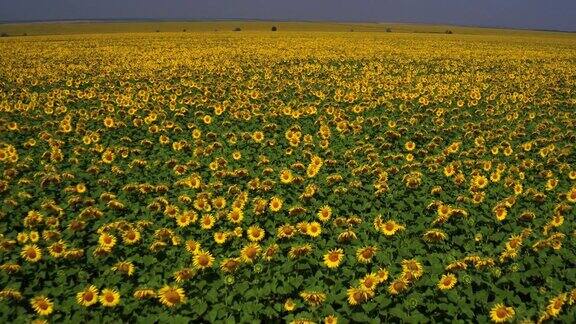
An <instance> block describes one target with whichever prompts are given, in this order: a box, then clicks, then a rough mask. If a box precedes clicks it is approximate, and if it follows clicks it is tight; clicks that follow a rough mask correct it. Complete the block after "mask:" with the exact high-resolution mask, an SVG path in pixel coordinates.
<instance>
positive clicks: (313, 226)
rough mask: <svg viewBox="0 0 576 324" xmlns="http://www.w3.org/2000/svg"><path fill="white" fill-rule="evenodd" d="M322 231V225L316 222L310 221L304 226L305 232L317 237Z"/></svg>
mask: <svg viewBox="0 0 576 324" xmlns="http://www.w3.org/2000/svg"><path fill="white" fill-rule="evenodd" d="M321 233H322V225H320V223H318V222H311V223H309V224H308V226H307V227H306V234H308V235H310V236H311V237H318V236H319V235H320V234H321Z"/></svg>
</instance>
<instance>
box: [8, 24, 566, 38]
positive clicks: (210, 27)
mask: <svg viewBox="0 0 576 324" xmlns="http://www.w3.org/2000/svg"><path fill="white" fill-rule="evenodd" d="M272 26H277V27H278V30H279V31H324V32H350V31H355V32H367V31H374V32H385V31H386V30H387V29H390V30H391V32H397V33H445V32H446V31H448V30H450V31H452V32H453V33H455V34H471V35H490V34H507V35H522V34H526V35H534V34H556V35H562V34H564V35H566V36H572V35H573V34H570V33H561V32H543V31H531V30H513V29H495V28H476V27H461V26H448V25H421V24H399V23H332V22H266V21H212V22H197V21H158V22H152V21H145V22H136V21H127V22H118V21H114V22H101V21H99V22H86V21H78V22H44V23H22V24H19V23H18V24H0V33H6V34H8V35H10V36H21V35H24V34H26V35H58V34H99V33H135V32H156V31H158V32H183V31H186V32H205V31H232V30H234V29H235V28H240V29H241V30H242V31H270V29H271V28H272Z"/></svg>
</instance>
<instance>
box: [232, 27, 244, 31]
mask: <svg viewBox="0 0 576 324" xmlns="http://www.w3.org/2000/svg"><path fill="white" fill-rule="evenodd" d="M241 30H242V28H240V27H236V28H234V31H241Z"/></svg>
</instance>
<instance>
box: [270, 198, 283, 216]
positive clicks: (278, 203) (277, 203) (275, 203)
mask: <svg viewBox="0 0 576 324" xmlns="http://www.w3.org/2000/svg"><path fill="white" fill-rule="evenodd" d="M269 207H270V210H271V211H272V212H277V211H279V210H280V209H282V199H281V198H279V197H272V199H271V200H270V204H269Z"/></svg>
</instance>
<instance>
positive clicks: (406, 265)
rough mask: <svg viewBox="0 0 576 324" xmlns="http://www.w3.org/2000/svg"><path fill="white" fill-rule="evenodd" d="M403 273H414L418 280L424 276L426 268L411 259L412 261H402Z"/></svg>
mask: <svg viewBox="0 0 576 324" xmlns="http://www.w3.org/2000/svg"><path fill="white" fill-rule="evenodd" d="M402 272H404V273H407V272H410V273H412V274H413V275H414V276H415V277H416V278H420V277H421V276H422V274H424V268H423V267H422V264H420V262H418V261H416V260H414V259H410V260H402Z"/></svg>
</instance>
